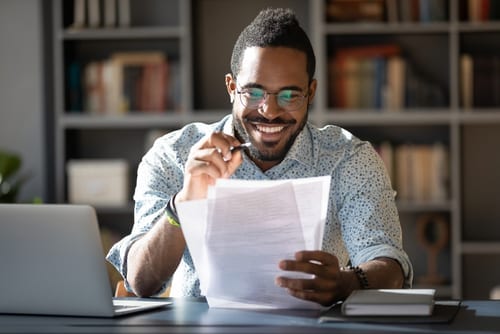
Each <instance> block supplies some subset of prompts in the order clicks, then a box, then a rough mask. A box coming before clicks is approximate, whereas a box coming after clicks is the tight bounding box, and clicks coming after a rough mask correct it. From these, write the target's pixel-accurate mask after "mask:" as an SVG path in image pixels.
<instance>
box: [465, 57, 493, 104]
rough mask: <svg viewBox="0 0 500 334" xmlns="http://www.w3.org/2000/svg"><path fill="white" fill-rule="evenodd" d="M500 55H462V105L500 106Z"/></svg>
mask: <svg viewBox="0 0 500 334" xmlns="http://www.w3.org/2000/svg"><path fill="white" fill-rule="evenodd" d="M498 92H500V56H498V55H494V54H475V55H471V54H462V55H461V56H460V93H461V97H462V107H463V108H464V109H466V110H470V109H471V108H473V107H479V108H492V107H498V106H500V94H499V93H498Z"/></svg>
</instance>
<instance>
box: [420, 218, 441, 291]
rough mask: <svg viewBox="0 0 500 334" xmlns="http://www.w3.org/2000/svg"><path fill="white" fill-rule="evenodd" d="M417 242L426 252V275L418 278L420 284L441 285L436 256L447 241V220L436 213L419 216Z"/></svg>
mask: <svg viewBox="0 0 500 334" xmlns="http://www.w3.org/2000/svg"><path fill="white" fill-rule="evenodd" d="M417 240H418V241H419V243H420V244H421V245H422V246H423V247H424V249H425V250H426V251H427V273H426V274H425V275H424V276H421V277H418V278H417V282H418V283H422V284H443V283H444V282H445V278H444V277H442V276H441V275H440V274H439V266H438V256H439V253H440V252H442V251H443V249H445V247H446V246H447V245H448V241H449V228H448V221H447V219H446V218H445V217H444V216H443V215H441V214H436V213H429V214H424V215H421V216H420V217H419V218H418V219H417Z"/></svg>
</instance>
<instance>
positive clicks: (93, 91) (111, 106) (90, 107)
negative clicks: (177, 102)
mask: <svg viewBox="0 0 500 334" xmlns="http://www.w3.org/2000/svg"><path fill="white" fill-rule="evenodd" d="M68 71H71V68H69V70H68ZM83 71H84V85H83V96H84V111H86V112H89V113H98V114H123V113H127V112H131V111H142V112H162V111H166V110H167V109H168V107H169V105H171V104H169V103H168V101H167V99H168V97H169V92H168V91H169V86H170V76H169V64H168V59H167V56H166V55H165V54H163V53H162V52H160V51H134V52H119V53H114V54H112V55H111V56H110V57H109V58H108V59H106V60H102V61H91V62H89V63H88V64H86V65H85V66H84V69H83ZM70 75H71V72H68V77H69V76H70ZM68 89H70V90H71V87H69V88H68ZM71 91H72V90H71Z"/></svg>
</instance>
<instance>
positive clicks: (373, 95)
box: [329, 44, 400, 109]
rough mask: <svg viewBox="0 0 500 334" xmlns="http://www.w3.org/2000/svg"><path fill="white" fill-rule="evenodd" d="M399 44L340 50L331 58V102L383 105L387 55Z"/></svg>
mask: <svg viewBox="0 0 500 334" xmlns="http://www.w3.org/2000/svg"><path fill="white" fill-rule="evenodd" d="M399 53H400V49H399V47H398V46H397V45H393V44H387V45H369V46H361V47H345V48H339V49H338V50H336V52H335V54H334V55H333V56H332V57H331V58H330V61H329V78H330V89H331V90H332V91H331V94H330V105H332V106H334V107H336V108H348V109H356V108H380V107H381V106H382V104H383V103H382V102H381V98H382V96H383V91H384V89H385V87H384V85H385V78H386V73H385V72H386V69H385V63H386V58H388V57H392V56H395V55H398V54H399Z"/></svg>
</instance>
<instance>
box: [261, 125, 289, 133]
mask: <svg viewBox="0 0 500 334" xmlns="http://www.w3.org/2000/svg"><path fill="white" fill-rule="evenodd" d="M256 127H257V130H259V131H260V132H265V133H276V132H280V131H281V130H283V128H284V126H272V127H271V126H262V125H257V126H256Z"/></svg>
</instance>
